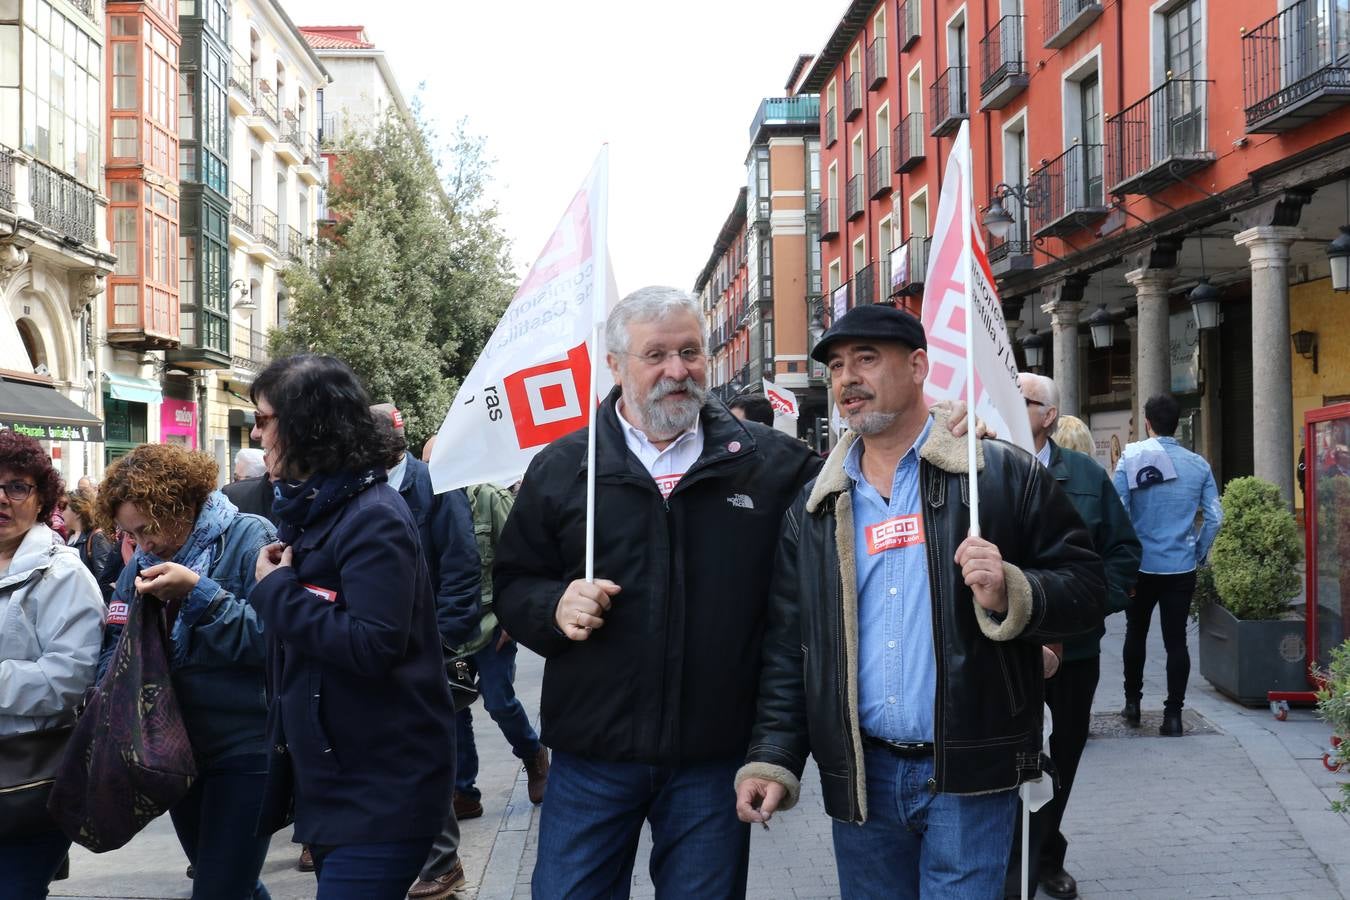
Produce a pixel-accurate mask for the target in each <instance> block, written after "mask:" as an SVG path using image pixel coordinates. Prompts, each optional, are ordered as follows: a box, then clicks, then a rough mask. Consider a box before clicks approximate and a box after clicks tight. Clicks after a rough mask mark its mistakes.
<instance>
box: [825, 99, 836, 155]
mask: <svg viewBox="0 0 1350 900" xmlns="http://www.w3.org/2000/svg"><path fill="white" fill-rule="evenodd" d="M838 140H839V110H838V109H835V108H831V109H829V110H827V111H826V113H825V148H826V149H827V150H828V149H829V148H830V147H833V146H834V145H835V142H836V141H838Z"/></svg>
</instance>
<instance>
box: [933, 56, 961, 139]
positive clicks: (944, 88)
mask: <svg viewBox="0 0 1350 900" xmlns="http://www.w3.org/2000/svg"><path fill="white" fill-rule="evenodd" d="M968 72H969V70H968V69H967V68H966V67H965V66H949V67H947V68H946V69H945V70H943V72H942V74H941V75H939V76H938V78H937V80H936V81H934V82H933V86H932V91H933V132H932V134H933V137H946V136H947V135H950V134H956V131H957V129H959V128H960V127H961V123H962V122H964V121H965V120H966V119H968V118H970V108H969V106H968V105H967V103H966V78H967V73H968Z"/></svg>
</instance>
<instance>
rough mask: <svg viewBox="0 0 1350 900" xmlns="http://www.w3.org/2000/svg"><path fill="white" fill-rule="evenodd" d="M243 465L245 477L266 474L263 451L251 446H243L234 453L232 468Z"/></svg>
mask: <svg viewBox="0 0 1350 900" xmlns="http://www.w3.org/2000/svg"><path fill="white" fill-rule="evenodd" d="M241 465H242V466H243V469H244V477H245V478H257V477H258V476H259V475H266V474H267V465H266V464H265V463H264V462H263V452H262V451H261V450H258V449H256V448H253V447H245V448H244V449H243V450H240V451H239V452H238V453H236V454H235V455H234V469H235V471H236V472H237V471H239V467H240V466H241Z"/></svg>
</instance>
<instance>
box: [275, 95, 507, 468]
mask: <svg viewBox="0 0 1350 900" xmlns="http://www.w3.org/2000/svg"><path fill="white" fill-rule="evenodd" d="M435 141H436V139H435V135H434V133H433V132H432V130H431V129H430V127H429V126H428V125H427V123H426V122H425V120H424V119H423V117H422V115H421V110H420V105H418V104H414V119H413V121H412V122H407V121H405V120H404V119H402V118H401V117H400V116H398V115H397V113H396V112H391V113H390V114H389V115H388V117H387V118H385V119H384V120H383V121H382V122H380V123H378V125H376V126H375V127H374V128H372V129H369V130H367V131H365V132H360V131H358V132H356V133H354V134H351V136H350V137H347V138H346V139H345V140H344V145H343V147H342V152H341V153H340V155H339V156H338V158H337V162H336V166H335V169H336V175H337V178H336V179H335V180H334V181H333V183H331V184H330V185H329V189H328V208H329V215H330V218H332V219H333V220H334V221H335V222H336V224H335V226H334V228H333V234H332V237H331V240H324V241H323V242H322V247H321V253H320V255H319V264H318V267H317V271H315V270H311V269H309V268H307V267H304V266H298V265H293V266H291V267H289V268H288V269H287V270H286V272H285V274H284V277H285V282H286V286H287V288H288V290H289V291H290V295H291V311H290V320H289V322H288V323H287V325H286V327H285V328H282V329H278V330H277V331H275V332H273V333H272V336H271V339H270V340H271V350H272V353H273V355H274V356H275V355H278V354H286V353H295V352H302V351H308V352H314V353H328V354H332V355H333V356H337V357H340V358H342V359H344V360H346V362H347V363H348V364H349V365H350V366H351V367H352V368H353V369H354V370H355V371H356V373H357V375H359V376H360V377H361V379H362V380H363V381H364V382H365V383H366V387H367V389H368V390H369V391H370V394H371V397H372V398H373V399H375V400H376V401H384V400H387V401H391V402H393V403H394V404H396V405H397V406H398V407H399V409H400V410H402V411H403V414H404V418H405V420H406V424H407V433H408V441H409V444H410V445H414V446H415V445H416V444H418V443H421V442H422V441H423V440H425V439H426V438H427V437H428V436H429V435H431V434H432V433H434V432H435V430H436V429H437V428H438V427H439V426H440V423H441V419H442V418H443V417H444V415H445V411H446V410H447V409H448V408H449V406H450V401H451V399H452V398H453V396H454V392H455V390H456V389H458V387H459V383H460V381H461V379H462V378H463V377H464V375H465V374H467V373H468V371H469V369H470V368H471V367H472V366H473V363H474V360H475V359H477V357H478V354H479V352H480V351H481V349H482V347H483V344H484V343H485V342H486V341H487V339H488V337H489V336H491V334H492V329H493V328H494V327H495V326H496V324H497V321H498V319H500V318H501V314H502V311H503V310H504V309H505V308H506V304H507V303H508V302H510V299H511V295H512V293H513V292H514V274H513V272H512V270H511V264H510V259H509V243H508V241H507V238H506V236H505V235H504V234H503V233H502V231H501V229H500V227H499V226H498V223H497V211H496V208H495V207H494V206H493V205H492V203H491V202H489V201H488V200H487V198H486V196H485V193H484V190H485V187H486V184H487V182H488V180H489V178H490V168H491V167H490V163H489V162H488V160H487V159H486V158H485V156H484V153H483V143H482V140H481V139H478V138H474V137H472V136H470V135H469V134H468V133H467V131H466V129H465V126H464V123H463V122H461V123H459V125H458V126H457V128H456V132H455V139H454V141H453V142H452V144H451V145H450V146H449V147H448V148H445V149H444V150H442V151H439V152H438V151H436V150H435V149H434V148H435V146H436V143H435Z"/></svg>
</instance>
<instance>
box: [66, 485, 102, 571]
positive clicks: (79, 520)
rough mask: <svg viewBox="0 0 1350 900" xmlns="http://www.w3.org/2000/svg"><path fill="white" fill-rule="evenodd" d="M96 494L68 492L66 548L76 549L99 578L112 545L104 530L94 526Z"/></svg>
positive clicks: (81, 560)
mask: <svg viewBox="0 0 1350 900" xmlns="http://www.w3.org/2000/svg"><path fill="white" fill-rule="evenodd" d="M94 500H95V497H94V494H93V492H92V491H91V492H85V491H67V492H66V513H65V517H66V529H67V531H68V534H67V535H66V546H68V547H74V548H75V550H76V551H77V552H78V553H79V554H80V562H82V563H84V564H85V566H87V567H88V568H89V571H90V573H91V574H92V575H93V576H94V577H95V578H97V577H98V574H99V573H100V572H102V571H103V565H104V563H106V562H107V560H108V553H109V551H111V550H112V544H111V543H109V541H108V538H107V536H106V535H104V533H103V529H102V528H98V527H96V526H95V525H94Z"/></svg>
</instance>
